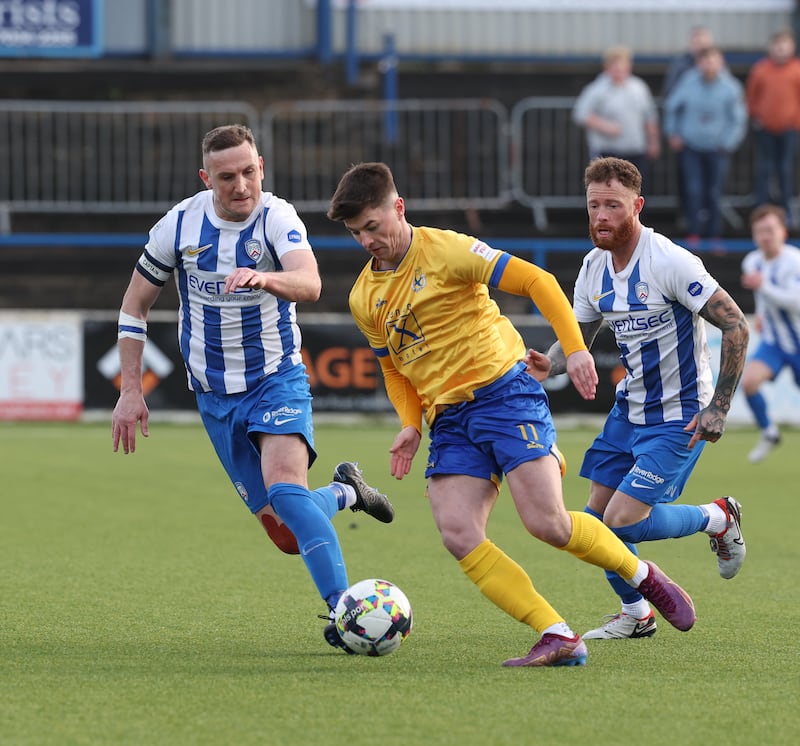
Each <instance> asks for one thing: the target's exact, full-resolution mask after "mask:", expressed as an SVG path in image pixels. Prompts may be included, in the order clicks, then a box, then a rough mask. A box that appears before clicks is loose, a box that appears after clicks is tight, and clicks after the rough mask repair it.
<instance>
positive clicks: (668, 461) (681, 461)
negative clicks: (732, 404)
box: [580, 405, 705, 505]
mask: <svg viewBox="0 0 800 746" xmlns="http://www.w3.org/2000/svg"><path fill="white" fill-rule="evenodd" d="M686 424H687V423H684V422H664V423H662V424H660V425H633V424H631V423H630V422H628V420H627V419H626V418H625V417H624V416H623V415H622V413H621V412H620V411H619V408H618V407H617V406H616V405H615V406H614V408H613V409H612V410H611V413H610V414H609V415H608V417H607V418H606V423H605V425H604V426H603V431H602V432H601V433H600V435H598V436H597V437H596V438H595V440H594V442H593V443H592V445H591V446H590V447H589V450H588V451H586V455H585V456H584V457H583V464H582V465H581V471H580V474H581V476H582V477H586V479H591V480H592V481H593V482H597V483H598V484H602V485H604V486H605V487H609V488H611V489H615V490H619V491H620V492H624V493H625V494H626V495H630V496H631V497H633V498H635V499H637V500H639V502H643V503H645V504H646V505H656V504H658V503H670V502H673V501H674V500H677V499H678V497H680V494H681V492H682V491H683V488H684V486H685V484H686V482H687V480H688V479H689V476H690V475H691V473H692V469H694V465H695V464H696V463H697V459H698V458H700V454H701V453H702V452H703V447H704V446H705V441H702V440H701V441H700V442H698V443H697V444H696V445H695V447H694V448H692V450H691V451H690V450H689V449H688V448H687V445H688V444H689V441H690V440H691V437H692V434H691V433H687V432H684V431H683V428H684V427H685V426H686Z"/></svg>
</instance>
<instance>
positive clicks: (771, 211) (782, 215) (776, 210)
mask: <svg viewBox="0 0 800 746" xmlns="http://www.w3.org/2000/svg"><path fill="white" fill-rule="evenodd" d="M767 215H775V216H776V217H777V218H778V220H780V221H781V225H783V226H786V210H784V209H783V208H782V207H781V206H780V205H769V204H766V205H759V206H758V207H756V208H755V209H754V210H753V211H752V212H751V213H750V227H751V228H752V227H753V226H754V225H755V224H756V223H757V222H758V221H759V220H761V219H762V218H765V217H767Z"/></svg>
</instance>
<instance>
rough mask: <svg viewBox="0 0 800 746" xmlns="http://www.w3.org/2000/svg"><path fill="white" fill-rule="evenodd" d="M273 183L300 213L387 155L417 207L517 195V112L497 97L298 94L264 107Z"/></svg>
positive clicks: (504, 200)
mask: <svg viewBox="0 0 800 746" xmlns="http://www.w3.org/2000/svg"><path fill="white" fill-rule="evenodd" d="M262 119H263V133H264V135H263V137H262V140H263V141H264V142H265V143H266V144H265V147H264V151H265V157H264V160H265V168H266V169H267V170H268V174H267V183H268V184H269V185H270V186H269V188H270V189H273V190H274V191H275V192H276V193H277V194H283V195H287V196H288V198H289V199H291V201H292V202H293V204H295V205H296V206H297V208H298V209H299V210H324V209H325V208H326V207H327V205H328V202H329V200H330V198H331V195H332V194H333V192H334V190H335V189H336V185H337V183H338V182H339V179H340V177H341V176H342V174H343V173H344V172H345V171H346V170H347V168H349V167H350V166H351V165H352V164H354V163H358V162H360V161H385V162H386V163H389V164H390V165H391V167H392V171H393V173H394V175H395V178H396V180H397V183H398V184H401V185H402V190H403V195H404V196H405V197H406V198H407V199H408V201H409V202H410V203H413V206H414V208H415V209H419V210H429V209H466V208H470V207H472V208H480V209H492V208H499V207H504V206H507V205H508V204H509V202H510V199H511V197H510V191H509V183H510V182H509V175H508V113H507V111H506V109H505V108H504V107H503V106H502V105H501V104H500V103H498V102H497V101H492V100H488V99H465V100H459V99H452V100H438V101H426V100H409V99H406V100H400V101H396V102H391V103H390V102H381V101H295V102H289V103H280V104H274V105H272V106H269V107H267V108H266V109H265V110H264V111H263V113H262Z"/></svg>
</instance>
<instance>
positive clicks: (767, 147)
mask: <svg viewBox="0 0 800 746" xmlns="http://www.w3.org/2000/svg"><path fill="white" fill-rule="evenodd" d="M746 93H747V109H748V111H749V113H750V117H751V119H752V122H753V129H754V131H755V136H756V155H757V158H756V164H757V165H756V201H757V203H758V204H759V205H763V204H767V203H769V202H775V203H777V204H780V206H781V207H783V209H784V210H785V211H786V216H787V219H788V220H789V222H790V224H791V219H792V209H791V207H792V205H791V199H792V194H793V193H794V159H795V153H796V149H797V130H798V129H800V59H798V58H797V57H796V56H795V40H794V35H793V34H792V32H791V31H789V30H787V29H785V30H781V31H778V32H776V33H775V34H773V35H772V37H771V38H770V42H769V51H768V54H767V56H766V57H764V58H763V59H761V60H759V61H758V62H756V64H755V65H753V67H752V69H751V70H750V74H749V76H748V78H747V85H746ZM773 177H776V178H777V182H778V183H777V186H778V188H779V194H777V195H776V196H775V198H774V199H771V192H770V181H771V179H772V178H773Z"/></svg>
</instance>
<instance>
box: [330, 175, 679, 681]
mask: <svg viewBox="0 0 800 746" xmlns="http://www.w3.org/2000/svg"><path fill="white" fill-rule="evenodd" d="M328 217H329V218H330V219H331V220H335V221H340V222H342V223H343V224H344V226H345V227H346V228H347V230H348V231H349V232H350V233H351V234H352V235H353V237H354V238H355V239H356V240H357V241H358V242H359V243H360V244H361V245H362V246H363V247H364V249H366V251H367V252H368V253H369V255H370V260H369V262H368V264H367V265H366V266H365V267H364V269H363V271H362V272H361V274H360V275H359V277H358V279H357V280H356V282H355V284H354V286H353V289H352V291H351V293H350V309H351V311H352V313H353V317H354V319H355V321H356V323H357V324H358V326H359V328H360V329H361V331H362V332H363V333H364V335H365V336H366V338H367V340H368V342H369V344H370V346H371V347H372V349H373V350H374V352H375V354H376V355H377V356H378V359H379V361H380V365H381V369H382V371H383V375H384V380H385V383H386V390H387V394H388V396H389V399H390V400H391V402H392V405H393V406H394V408H395V410H396V411H397V414H398V415H399V417H400V422H401V430H400V433H399V434H398V435H397V437H396V438H395V440H394V443H393V444H392V447H391V449H390V464H391V473H392V475H393V476H395V477H396V478H397V479H402V478H403V477H404V476H405V475H406V474H408V472H409V470H410V468H411V462H412V460H413V458H414V456H415V454H416V452H417V449H418V448H419V444H420V441H421V433H422V417H423V413H424V416H425V420H426V421H427V423H428V425H429V427H430V441H431V442H430V447H429V457H428V464H427V468H426V471H425V476H426V478H427V480H428V496H429V498H430V503H431V509H432V511H433V517H434V520H435V522H436V526H437V528H438V529H439V532H440V534H441V537H442V541H443V543H444V545H445V547H446V548H447V550H448V551H449V552H450V553H451V554H452V555H453V556H454V557H455V558H456V559H457V560H458V562H459V565H460V566H461V569H462V570H463V571H464V572H465V573H466V575H467V576H468V577H469V578H470V580H472V582H473V583H475V584H476V585H477V586H478V588H479V589H480V591H481V592H482V593H483V594H484V595H485V596H486V597H487V598H488V599H489V600H491V601H492V602H493V603H494V604H496V605H497V606H498V607H500V608H501V609H503V611H505V612H506V613H508V614H510V615H511V616H512V617H514V618H515V619H518V620H519V621H521V622H523V623H524V624H527V625H529V626H530V627H532V628H533V629H534V630H536V632H538V633H539V634H540V635H541V637H540V638H539V640H538V641H537V642H536V644H535V645H534V646H533V647H532V648H531V650H530V652H529V653H528V654H527V655H525V656H523V657H521V658H511V659H510V660H507V661H505V663H504V664H503V665H506V666H574V665H584V664H585V663H586V658H587V650H586V645H585V644H584V643H583V641H582V640H581V638H580V637H579V636H578V635H577V634H575V632H574V631H573V630H572V629H571V628H570V627H569V625H567V623H566V622H565V621H564V619H563V617H562V616H561V615H560V614H558V612H557V611H556V610H555V609H554V608H553V607H552V606H550V604H549V603H548V602H547V601H546V600H545V599H544V598H543V597H542V596H541V595H539V593H537V592H536V590H535V589H534V587H533V584H532V582H531V580H530V578H529V577H528V575H527V574H526V572H525V571H524V570H523V569H522V568H521V567H520V566H519V565H518V564H517V563H516V562H514V560H512V559H511V558H510V557H509V556H508V555H506V554H505V553H503V551H502V550H501V549H499V548H498V547H497V546H496V545H495V544H493V543H492V542H491V541H490V540H489V539H487V537H486V524H487V522H488V519H489V514H490V512H491V510H492V507H493V506H494V503H495V501H496V500H497V496H498V491H499V486H500V483H501V480H502V478H503V476H505V477H506V478H507V480H508V486H509V490H510V492H511V497H512V499H513V500H514V504H515V506H516V509H517V512H518V513H519V516H520V518H521V519H522V522H523V524H524V525H525V528H526V529H527V530H528V531H529V532H530V533H531V534H532V535H533V536H535V537H536V538H538V539H541V540H542V541H544V542H546V543H548V544H551V545H552V546H554V547H558V548H559V549H563V550H565V551H567V552H569V553H570V554H573V555H575V556H576V557H578V558H579V559H582V560H584V561H586V562H589V563H591V564H593V565H597V566H599V567H603V568H605V569H607V570H613V571H615V572H617V573H618V574H619V575H620V576H622V577H623V578H625V579H626V580H627V581H628V582H630V583H631V585H632V586H633V587H635V588H638V589H639V591H640V592H641V593H642V595H643V596H645V597H646V598H648V599H649V600H650V601H651V602H652V603H653V605H654V606H655V607H656V608H657V609H658V610H659V612H660V613H661V614H662V615H663V616H664V618H665V619H667V620H668V621H669V622H670V623H671V624H672V625H673V626H675V627H677V628H678V629H680V630H688V629H690V628H691V627H692V625H693V624H694V621H695V613H694V607H693V605H692V601H691V599H690V598H689V596H688V595H687V594H686V593H685V592H684V591H683V590H682V589H681V588H680V587H679V586H678V585H677V584H675V583H673V582H672V581H671V580H670V579H669V578H668V577H667V576H666V575H665V574H664V573H663V572H662V571H661V570H659V569H658V568H657V567H656V566H655V565H654V564H653V563H652V562H646V561H640V560H639V559H638V558H637V557H636V556H635V555H633V554H632V553H631V552H629V551H628V549H627V548H626V547H625V545H624V544H623V543H622V542H621V541H620V540H619V539H618V538H617V537H616V536H615V535H614V534H613V533H612V532H611V530H610V529H608V528H607V527H606V526H604V525H603V524H602V523H601V522H600V521H599V520H597V519H596V518H594V517H593V516H590V515H588V514H587V513H583V512H568V511H567V510H566V508H565V507H564V501H563V496H562V491H561V473H560V467H561V465H562V463H563V462H562V459H561V456H560V454H559V452H558V449H557V448H556V442H555V441H556V434H555V428H554V427H553V421H552V417H551V414H550V410H549V406H548V401H547V396H546V394H545V392H544V389H543V388H542V386H541V384H540V383H539V382H538V381H536V380H535V379H534V378H533V377H532V376H531V375H529V374H528V373H527V371H526V366H525V363H524V362H523V358H524V356H525V352H526V350H525V344H524V342H523V340H522V338H521V337H520V335H519V333H518V332H517V331H516V329H515V328H514V327H513V325H512V324H511V322H510V321H509V320H508V319H507V318H506V317H504V316H503V315H502V314H501V313H500V310H499V308H498V307H497V305H496V303H495V302H494V301H493V300H492V299H491V298H490V297H489V287H496V288H499V289H500V290H503V291H505V292H509V293H514V294H516V295H520V296H527V297H529V298H530V299H531V300H532V301H533V302H534V303H535V304H536V306H537V307H538V308H539V310H540V311H541V312H542V314H543V315H544V316H545V317H546V318H547V320H548V321H549V322H550V324H551V325H552V326H553V329H554V330H555V332H556V336H557V337H558V339H559V341H560V342H561V344H562V346H563V348H564V351H565V353H566V359H567V372H568V373H569V376H570V379H571V380H572V382H573V384H574V385H575V387H576V389H577V390H578V392H579V393H580V394H581V395H582V396H583V397H584V398H585V399H593V398H594V395H595V390H596V387H597V371H596V370H595V366H594V360H593V358H592V356H591V354H590V353H589V351H588V350H587V348H586V345H585V344H584V342H583V338H582V335H581V333H580V330H579V328H578V324H577V321H576V320H575V316H574V315H573V312H572V308H571V306H570V303H569V301H568V300H567V298H566V296H565V295H564V293H563V291H562V290H561V288H560V286H559V285H558V282H557V281H556V279H555V277H553V275H551V274H550V273H548V272H545V271H544V270H542V269H540V268H538V267H536V266H535V265H533V264H530V263H528V262H525V261H523V260H522V259H519V258H517V257H513V256H511V255H509V254H507V253H505V252H502V251H498V250H496V249H493V248H491V247H490V246H487V245H486V244H485V243H483V242H481V241H479V240H477V239H475V238H472V237H470V236H465V235H461V234H458V233H454V232H452V231H444V230H439V229H436V228H424V227H418V226H411V225H410V224H409V223H408V222H407V221H406V216H405V203H404V201H403V198H402V197H400V196H399V195H398V193H397V188H396V187H395V183H394V179H393V177H392V173H391V171H390V169H389V168H388V167H387V166H386V165H385V164H383V163H361V164H358V165H356V166H353V167H352V168H350V169H349V170H348V171H347V172H346V173H345V174H344V176H343V177H342V179H341V181H340V182H339V185H338V187H337V189H336V193H335V194H334V195H333V198H332V199H331V203H330V207H329V209H328Z"/></svg>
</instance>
